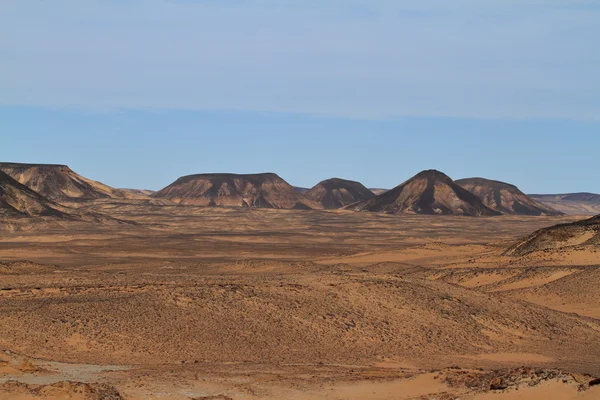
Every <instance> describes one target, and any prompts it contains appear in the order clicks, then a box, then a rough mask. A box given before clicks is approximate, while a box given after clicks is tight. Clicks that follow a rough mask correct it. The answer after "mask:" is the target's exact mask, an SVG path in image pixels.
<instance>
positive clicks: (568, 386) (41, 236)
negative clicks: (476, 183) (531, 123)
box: [0, 199, 600, 400]
mask: <svg viewBox="0 0 600 400" xmlns="http://www.w3.org/2000/svg"><path fill="white" fill-rule="evenodd" d="M63 204H65V206H67V207H71V208H73V209H77V210H79V212H84V213H88V214H89V215H110V218H99V219H97V220H94V221H88V220H54V219H51V218H48V219H43V218H42V219H36V220H35V222H32V220H31V219H29V218H22V219H20V218H11V219H10V220H5V221H3V224H2V227H1V229H0V260H2V261H1V263H0V315H1V317H0V399H16V400H29V399H109V400H110V399H131V400H141V399H163V400H184V399H185V400H190V399H235V400H237V399H299V400H304V399H381V400H384V399H385V400H388V399H458V398H460V399H490V400H491V399H499V400H500V399H533V398H540V399H542V398H544V399H582V400H591V399H598V398H600V386H596V383H598V382H597V381H596V380H595V378H596V377H600V346H598V343H600V252H598V250H597V246H596V247H594V246H577V243H572V246H568V247H565V248H560V249H555V250H545V251H534V252H531V253H528V254H525V255H514V254H510V255H508V254H506V253H505V252H506V250H507V249H508V248H510V247H511V246H512V245H513V244H514V243H515V242H517V241H518V240H519V239H520V238H522V237H524V236H527V235H529V234H530V233H531V232H533V231H535V230H537V229H539V228H544V227H548V226H552V225H555V224H558V223H566V222H573V221H578V220H581V219H583V218H585V217H581V216H573V215H569V216H554V217H547V216H536V217H528V216H509V215H503V216H494V217H478V218H473V217H462V216H431V215H388V214H381V213H369V212H353V211H346V210H334V211H324V210H273V209H260V208H229V207H222V208H218V207H196V206H193V205H182V204H174V203H171V202H168V201H159V200H158V199H98V200H87V201H72V202H70V203H69V202H67V203H63Z"/></svg>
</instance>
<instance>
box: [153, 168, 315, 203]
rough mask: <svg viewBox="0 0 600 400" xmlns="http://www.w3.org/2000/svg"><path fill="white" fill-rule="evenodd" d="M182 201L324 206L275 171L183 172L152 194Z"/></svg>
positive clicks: (156, 196)
mask: <svg viewBox="0 0 600 400" xmlns="http://www.w3.org/2000/svg"><path fill="white" fill-rule="evenodd" d="M151 196H152V197H155V198H166V199H169V200H172V201H175V202H178V203H181V204H191V205H199V206H225V207H227V206H228V207H254V208H276V209H322V208H323V207H322V206H321V205H320V204H318V203H315V202H313V201H310V200H308V199H306V198H305V197H304V196H302V194H300V193H298V191H297V190H295V189H294V187H293V186H292V185H290V184H289V183H287V182H286V181H285V180H283V179H282V178H281V177H279V176H278V175H277V174H274V173H260V174H227V173H216V174H215V173H213V174H196V175H188V176H183V177H181V178H179V179H177V180H176V181H175V182H173V183H172V184H170V185H169V186H167V187H165V188H164V189H162V190H159V191H158V192H156V193H154V194H152V195H151Z"/></svg>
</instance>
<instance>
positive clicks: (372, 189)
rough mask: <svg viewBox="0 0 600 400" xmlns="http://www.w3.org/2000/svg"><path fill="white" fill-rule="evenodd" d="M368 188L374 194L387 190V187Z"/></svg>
mask: <svg viewBox="0 0 600 400" xmlns="http://www.w3.org/2000/svg"><path fill="white" fill-rule="evenodd" d="M369 190H370V191H371V192H373V193H375V194H382V193H385V192H387V191H388V190H389V189H378V188H369Z"/></svg>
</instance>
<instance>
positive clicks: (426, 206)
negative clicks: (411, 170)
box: [347, 170, 500, 216]
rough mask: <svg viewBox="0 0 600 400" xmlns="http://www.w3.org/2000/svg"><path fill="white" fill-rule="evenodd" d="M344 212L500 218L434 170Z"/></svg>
mask: <svg viewBox="0 0 600 400" xmlns="http://www.w3.org/2000/svg"><path fill="white" fill-rule="evenodd" d="M347 208H348V209H351V210H356V211H375V212H386V213H390V214H396V213H411V214H440V215H468V216H492V215H500V213H499V212H497V211H495V210H492V209H490V208H488V207H487V206H485V205H484V204H483V203H482V201H481V199H480V198H479V197H477V196H476V195H474V194H473V193H471V192H469V191H468V190H466V189H463V188H462V187H461V186H459V185H457V184H456V183H454V181H453V180H452V179H450V177H448V176H447V175H446V174H444V173H442V172H439V171H436V170H427V171H422V172H420V173H419V174H417V175H415V176H414V177H412V178H411V179H409V180H408V181H406V182H404V183H402V184H401V185H399V186H397V187H395V188H394V189H391V190H388V191H387V192H385V193H383V194H380V195H378V196H376V197H375V198H373V199H370V200H366V201H362V202H359V203H356V204H351V205H349V206H348V207H347Z"/></svg>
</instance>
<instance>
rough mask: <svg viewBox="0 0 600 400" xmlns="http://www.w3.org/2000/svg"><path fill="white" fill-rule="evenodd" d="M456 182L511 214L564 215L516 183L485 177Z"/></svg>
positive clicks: (492, 207)
mask: <svg viewBox="0 0 600 400" xmlns="http://www.w3.org/2000/svg"><path fill="white" fill-rule="evenodd" d="M456 183H457V184H458V185H460V186H462V187H463V188H465V189H467V190H468V191H469V192H471V193H473V194H475V195H477V196H478V197H479V198H480V199H481V201H483V204H485V205H486V206H488V207H489V208H491V209H493V210H496V211H499V212H501V213H504V214H511V215H534V216H539V215H564V214H563V213H562V212H560V211H557V210H555V209H553V208H552V207H549V206H546V205H544V204H542V203H540V202H538V201H536V200H534V199H532V198H531V197H529V196H527V195H526V194H525V193H523V192H522V191H520V190H519V188H518V187H516V186H515V185H511V184H509V183H505V182H500V181H494V180H490V179H485V178H467V179H459V180H457V181H456Z"/></svg>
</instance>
